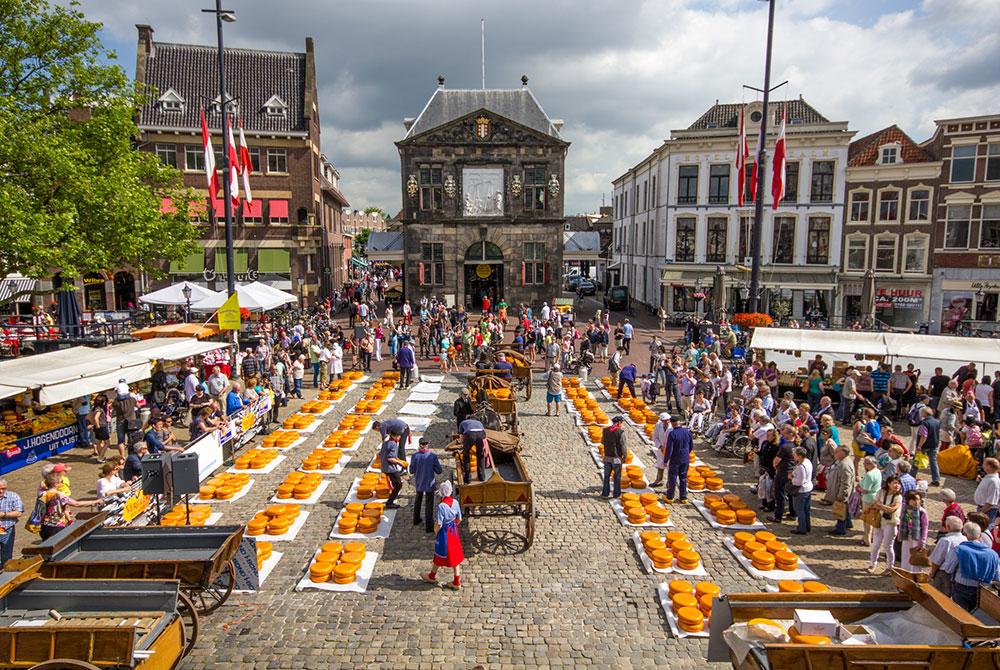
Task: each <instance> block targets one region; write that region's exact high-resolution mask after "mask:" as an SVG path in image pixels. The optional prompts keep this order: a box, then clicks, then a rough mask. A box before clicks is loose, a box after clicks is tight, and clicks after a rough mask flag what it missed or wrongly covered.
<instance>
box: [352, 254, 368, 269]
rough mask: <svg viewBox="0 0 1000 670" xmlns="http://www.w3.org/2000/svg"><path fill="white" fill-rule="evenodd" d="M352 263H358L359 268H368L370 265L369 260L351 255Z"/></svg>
mask: <svg viewBox="0 0 1000 670" xmlns="http://www.w3.org/2000/svg"><path fill="white" fill-rule="evenodd" d="M351 265H356V266H358V267H359V268H366V267H368V261H365V260H362V259H360V258H358V257H357V256H351Z"/></svg>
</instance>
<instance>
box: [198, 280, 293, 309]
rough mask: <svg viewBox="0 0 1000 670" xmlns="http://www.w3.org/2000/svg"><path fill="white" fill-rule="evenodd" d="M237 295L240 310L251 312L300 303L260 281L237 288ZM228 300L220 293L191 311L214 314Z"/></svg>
mask: <svg viewBox="0 0 1000 670" xmlns="http://www.w3.org/2000/svg"><path fill="white" fill-rule="evenodd" d="M236 293H237V294H238V295H239V296H240V298H239V300H240V308H241V309H249V310H250V311H251V312H267V311H269V310H272V309H277V308H278V307H281V306H283V305H287V304H288V303H291V302H298V298H296V297H295V296H294V295H292V294H291V293H285V292H284V291H282V290H280V289H276V288H274V287H272V286H268V285H267V284H263V283H261V282H259V281H255V282H252V283H250V284H242V285H239V286H237V287H236ZM226 298H228V296H227V295H226V294H225V293H218V294H217V295H216V296H215V297H212V298H206V299H205V300H202V301H201V302H199V303H198V304H197V305H194V304H192V306H191V309H193V310H195V311H198V312H214V311H215V310H217V309H219V308H220V307H222V303H224V302H225V301H226Z"/></svg>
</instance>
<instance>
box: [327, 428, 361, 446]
mask: <svg viewBox="0 0 1000 670" xmlns="http://www.w3.org/2000/svg"><path fill="white" fill-rule="evenodd" d="M359 437H361V431H360V430H358V429H355V428H350V429H348V430H342V429H340V428H338V429H336V430H333V431H331V432H330V434H329V435H327V436H326V437H325V438H323V448H324V449H341V450H344V449H352V448H354V443H355V442H357V441H358V438H359Z"/></svg>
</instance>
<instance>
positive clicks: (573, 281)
mask: <svg viewBox="0 0 1000 670" xmlns="http://www.w3.org/2000/svg"><path fill="white" fill-rule="evenodd" d="M583 280H584V277H583V276H582V275H572V276H571V277H568V278H567V279H566V281H565V285H566V290H567V291H575V290H576V287H577V286H579V284H580V282H581V281H583Z"/></svg>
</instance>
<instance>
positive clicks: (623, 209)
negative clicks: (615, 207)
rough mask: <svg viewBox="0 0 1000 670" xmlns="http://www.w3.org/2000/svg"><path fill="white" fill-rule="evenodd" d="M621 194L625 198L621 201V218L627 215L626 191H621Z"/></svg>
mask: <svg viewBox="0 0 1000 670" xmlns="http://www.w3.org/2000/svg"><path fill="white" fill-rule="evenodd" d="M622 195H624V196H625V200H624V201H623V202H622V218H623V219H624V218H625V217H626V216H628V193H627V192H626V193H623V194H622Z"/></svg>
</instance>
